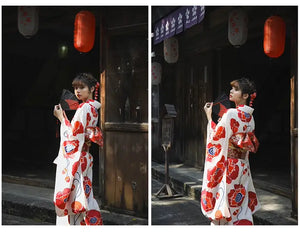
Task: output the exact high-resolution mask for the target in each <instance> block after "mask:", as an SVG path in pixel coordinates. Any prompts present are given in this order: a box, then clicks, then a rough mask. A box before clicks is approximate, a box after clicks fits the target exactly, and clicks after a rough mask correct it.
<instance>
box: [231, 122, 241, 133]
mask: <svg viewBox="0 0 300 233" xmlns="http://www.w3.org/2000/svg"><path fill="white" fill-rule="evenodd" d="M239 126H240V123H239V122H238V121H236V120H235V119H233V118H232V119H231V120H230V127H231V130H232V132H233V133H236V132H237V131H238V130H239Z"/></svg>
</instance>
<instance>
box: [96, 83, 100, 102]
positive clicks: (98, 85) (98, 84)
mask: <svg viewBox="0 0 300 233" xmlns="http://www.w3.org/2000/svg"><path fill="white" fill-rule="evenodd" d="M99 87H100V83H99V82H97V83H96V85H95V100H98V92H99Z"/></svg>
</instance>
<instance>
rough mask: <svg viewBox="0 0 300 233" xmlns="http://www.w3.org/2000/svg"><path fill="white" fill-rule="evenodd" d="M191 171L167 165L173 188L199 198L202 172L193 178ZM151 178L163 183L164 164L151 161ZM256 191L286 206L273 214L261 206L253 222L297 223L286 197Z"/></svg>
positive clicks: (196, 198)
mask: <svg viewBox="0 0 300 233" xmlns="http://www.w3.org/2000/svg"><path fill="white" fill-rule="evenodd" d="M174 169H176V168H174ZM192 169H193V168H192ZM193 172H195V171H192V172H190V174H188V173H189V172H188V171H185V175H184V174H182V173H180V172H179V173H175V172H174V171H173V169H172V168H171V167H169V178H170V182H171V186H172V187H173V188H174V189H175V190H177V191H178V192H180V193H182V194H184V195H187V196H189V197H192V198H193V199H195V200H200V197H201V188H202V180H201V179H199V177H202V174H200V173H201V172H199V171H198V174H197V175H195V178H194V179H193V178H192V177H193V174H192V173H193ZM152 178H154V179H156V180H159V181H160V182H163V183H164V181H165V170H164V165H161V164H158V163H155V162H152ZM256 191H257V192H258V195H259V196H262V195H264V196H266V197H267V198H268V196H276V197H277V198H279V199H281V200H282V201H281V202H285V203H286V205H285V206H284V208H286V211H283V212H282V213H278V214H274V211H271V210H268V209H263V208H262V209H261V210H259V211H257V212H256V213H255V214H254V215H253V218H254V221H255V224H259V225H297V224H298V221H297V220H296V219H293V218H292V217H290V214H288V213H291V207H290V205H288V203H290V200H289V199H288V198H286V197H284V196H280V195H277V194H273V193H270V192H267V191H264V190H261V189H259V188H256ZM262 206H263V203H262Z"/></svg>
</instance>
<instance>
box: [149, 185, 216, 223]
mask: <svg viewBox="0 0 300 233" xmlns="http://www.w3.org/2000/svg"><path fill="white" fill-rule="evenodd" d="M162 185H163V183H161V182H159V181H157V180H155V179H152V197H151V208H152V209H151V210H152V211H151V212H152V214H151V216H152V217H151V218H152V220H151V224H152V225H209V224H210V223H209V221H208V219H207V218H205V217H204V216H203V214H202V213H201V209H200V204H199V202H198V201H196V200H194V199H193V198H191V197H187V196H183V197H177V198H170V199H158V198H157V197H155V196H154V193H156V192H157V191H158V190H159V189H160V188H161V187H162Z"/></svg>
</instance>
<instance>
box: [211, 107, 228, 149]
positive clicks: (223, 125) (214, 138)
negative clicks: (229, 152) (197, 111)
mask: <svg viewBox="0 0 300 233" xmlns="http://www.w3.org/2000/svg"><path fill="white" fill-rule="evenodd" d="M231 116H232V111H230V110H229V111H227V112H226V113H225V114H224V115H223V117H222V118H221V120H220V121H219V123H218V124H217V125H216V124H215V123H214V122H213V121H212V120H210V121H209V122H208V124H207V143H223V141H225V140H226V139H229V138H230V137H231V135H232V133H233V131H232V129H231V121H232V118H231Z"/></svg>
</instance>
